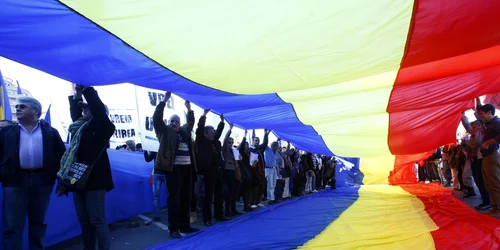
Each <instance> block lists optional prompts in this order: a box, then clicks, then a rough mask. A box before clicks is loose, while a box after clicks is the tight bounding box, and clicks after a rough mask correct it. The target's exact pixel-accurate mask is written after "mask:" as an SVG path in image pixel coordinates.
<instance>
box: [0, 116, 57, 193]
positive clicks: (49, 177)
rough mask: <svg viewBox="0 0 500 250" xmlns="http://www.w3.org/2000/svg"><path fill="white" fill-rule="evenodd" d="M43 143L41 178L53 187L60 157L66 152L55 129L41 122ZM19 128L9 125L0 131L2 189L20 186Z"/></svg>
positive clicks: (0, 179)
mask: <svg viewBox="0 0 500 250" xmlns="http://www.w3.org/2000/svg"><path fill="white" fill-rule="evenodd" d="M40 128H41V129H42V137H43V139H42V141H43V170H42V171H43V172H42V174H43V177H44V181H45V182H46V183H47V184H50V185H54V183H55V181H56V179H57V172H58V171H59V169H60V166H61V157H62V155H63V154H64V152H65V151H66V147H65V146H64V143H63V141H62V140H61V136H60V135H59V132H57V130H56V129H54V128H52V127H51V126H50V125H49V124H48V123H46V122H45V121H43V120H41V121H40ZM20 129H21V127H20V126H19V125H18V124H13V125H9V126H7V127H4V128H2V129H1V130H0V181H1V182H2V185H3V186H4V187H9V186H19V185H21V184H22V172H21V165H20V159H19V141H20V136H21V132H20V131H21V130H20Z"/></svg>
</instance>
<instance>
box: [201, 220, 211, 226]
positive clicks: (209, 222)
mask: <svg viewBox="0 0 500 250" xmlns="http://www.w3.org/2000/svg"><path fill="white" fill-rule="evenodd" d="M203 224H205V226H207V227H211V226H213V224H212V222H211V221H205V223H203Z"/></svg>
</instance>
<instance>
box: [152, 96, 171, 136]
mask: <svg viewBox="0 0 500 250" xmlns="http://www.w3.org/2000/svg"><path fill="white" fill-rule="evenodd" d="M170 96H172V93H170V92H167V93H165V96H164V97H163V100H162V101H161V102H160V103H159V104H158V106H156V109H155V113H154V114H153V128H154V129H155V134H156V137H157V138H160V136H161V135H162V134H163V130H164V129H165V122H164V121H163V112H164V111H165V105H166V104H167V101H168V99H170Z"/></svg>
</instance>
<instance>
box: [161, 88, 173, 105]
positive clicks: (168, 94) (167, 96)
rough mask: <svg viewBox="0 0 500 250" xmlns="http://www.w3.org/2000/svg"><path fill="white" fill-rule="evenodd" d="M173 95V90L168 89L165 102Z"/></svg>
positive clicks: (164, 98)
mask: <svg viewBox="0 0 500 250" xmlns="http://www.w3.org/2000/svg"><path fill="white" fill-rule="evenodd" d="M171 96H172V92H170V91H167V92H166V93H165V96H164V97H163V102H165V103H166V102H167V101H168V99H170V97H171Z"/></svg>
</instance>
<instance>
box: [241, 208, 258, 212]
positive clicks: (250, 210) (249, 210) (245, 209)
mask: <svg viewBox="0 0 500 250" xmlns="http://www.w3.org/2000/svg"><path fill="white" fill-rule="evenodd" d="M256 208H257V207H256ZM243 211H245V212H252V211H253V209H252V208H251V207H246V208H244V209H243Z"/></svg>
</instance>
